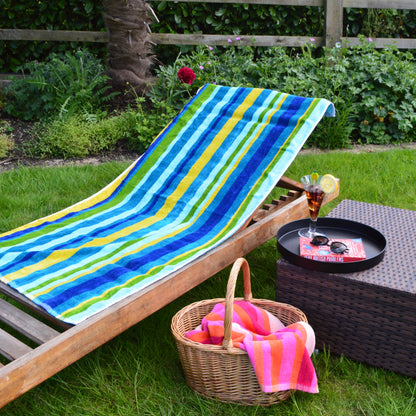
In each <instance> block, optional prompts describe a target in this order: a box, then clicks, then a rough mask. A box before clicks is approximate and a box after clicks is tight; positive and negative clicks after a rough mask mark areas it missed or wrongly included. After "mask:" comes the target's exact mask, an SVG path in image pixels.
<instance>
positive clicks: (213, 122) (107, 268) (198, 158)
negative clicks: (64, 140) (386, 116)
mask: <svg viewBox="0 0 416 416" xmlns="http://www.w3.org/2000/svg"><path fill="white" fill-rule="evenodd" d="M333 113H334V108H333V105H332V104H331V103H330V102H329V101H326V100H325V99H312V98H302V97H297V96H293V95H288V94H283V93H279V92H276V91H270V90H264V89H256V88H253V89H252V88H229V87H223V86H217V85H206V86H204V87H203V88H202V89H201V90H200V91H199V92H198V94H197V95H196V96H195V97H194V98H193V99H192V100H191V101H190V103H189V104H187V105H186V106H185V108H184V109H183V110H182V112H181V113H180V114H179V115H178V116H177V117H176V118H175V119H174V120H173V121H172V122H171V123H170V124H169V125H168V126H167V127H166V128H165V129H164V130H163V131H162V132H161V133H160V135H159V136H158V137H157V138H156V140H155V141H154V142H153V143H152V145H151V146H150V148H149V149H148V151H147V152H146V153H145V154H144V155H143V156H142V157H140V158H139V159H138V160H137V161H136V162H135V163H133V164H132V165H131V166H130V167H129V168H128V169H127V170H126V171H125V172H123V173H122V174H121V175H120V176H119V177H118V178H117V179H115V180H114V181H113V182H112V183H111V184H109V185H108V186H107V187H105V188H104V189H102V190H101V191H100V192H98V193H97V194H95V195H93V196H92V197H90V198H88V199H86V200H84V201H81V202H79V203H78V204H76V205H73V206H71V207H69V208H67V209H64V210H62V211H60V212H58V213H55V214H52V215H49V216H47V217H45V218H42V219H39V220H37V221H34V222H31V223H30V224H27V225H25V226H22V227H20V228H17V229H15V230H13V231H10V232H7V233H5V234H2V235H1V236H0V276H1V280H2V281H3V282H5V283H7V284H9V285H10V286H11V287H13V288H15V289H16V290H18V291H19V292H21V293H22V294H24V295H25V296H27V297H28V298H29V299H31V300H32V301H33V302H35V303H36V304H38V305H40V306H42V307H43V308H44V309H46V310H47V311H48V312H49V313H50V314H51V315H53V316H55V317H57V318H59V319H61V320H63V321H65V322H68V323H71V324H77V323H79V322H81V321H83V320H84V319H86V318H88V317H90V316H91V315H93V314H95V313H98V312H100V311H102V310H103V309H105V308H106V307H108V306H109V305H112V304H114V303H115V302H117V301H119V300H120V299H123V298H124V297H126V296H128V295H131V294H132V293H135V292H137V291H139V290H141V289H143V288H144V287H146V286H148V285H149V284H151V283H153V282H155V281H157V280H158V279H161V278H163V277H165V276H167V275H168V274H170V273H171V272H173V271H175V270H177V269H179V268H180V267H182V266H184V265H186V264H187V263H189V262H191V261H192V260H194V259H196V258H197V257H199V256H201V255H202V254H204V253H206V252H207V251H208V250H211V249H212V248H214V247H216V246H218V245H219V244H220V243H221V242H223V241H224V240H226V239H227V238H229V237H230V236H231V235H232V234H233V233H235V232H236V231H237V230H239V229H240V228H241V227H242V226H243V225H244V224H245V223H246V222H247V220H248V219H249V218H250V217H251V216H252V214H253V213H254V212H255V210H256V209H257V208H258V206H259V205H260V204H261V203H262V201H263V200H264V199H265V198H266V197H267V195H268V194H269V193H270V192H271V190H272V189H273V187H274V186H275V184H276V183H277V181H278V180H279V178H280V177H281V176H282V175H283V173H284V172H285V170H286V169H287V167H288V166H289V165H290V163H291V162H292V160H293V159H294V157H295V156H296V154H297V153H298V151H299V150H300V149H301V147H302V146H303V144H304V142H305V140H306V139H307V137H308V136H309V134H310V133H311V132H312V130H313V129H314V127H315V126H316V124H317V123H318V122H319V120H320V119H321V118H322V116H323V115H329V116H333V115H334V114H333Z"/></svg>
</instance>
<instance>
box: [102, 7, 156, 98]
mask: <svg viewBox="0 0 416 416" xmlns="http://www.w3.org/2000/svg"><path fill="white" fill-rule="evenodd" d="M103 6H104V21H105V24H106V27H107V33H108V38H109V40H108V44H107V51H108V56H107V66H108V73H109V76H110V77H111V80H112V85H113V87H114V88H115V89H116V90H119V91H125V90H126V89H130V87H132V88H134V89H135V90H136V92H138V93H144V92H145V91H146V89H147V88H148V86H149V84H150V83H151V76H150V67H151V65H152V48H151V41H150V27H149V25H150V23H151V22H152V18H151V12H152V10H151V8H150V6H149V5H148V4H147V3H146V2H145V1H143V0H103Z"/></svg>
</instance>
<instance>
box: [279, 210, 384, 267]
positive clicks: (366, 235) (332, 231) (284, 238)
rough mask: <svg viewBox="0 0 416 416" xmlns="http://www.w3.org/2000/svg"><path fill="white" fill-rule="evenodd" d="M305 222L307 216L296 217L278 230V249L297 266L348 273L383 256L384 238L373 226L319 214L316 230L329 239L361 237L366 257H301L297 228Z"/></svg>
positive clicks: (370, 264) (301, 226)
mask: <svg viewBox="0 0 416 416" xmlns="http://www.w3.org/2000/svg"><path fill="white" fill-rule="evenodd" d="M308 225H309V219H304V220H297V221H293V222H290V223H288V224H285V225H284V226H283V227H281V228H280V229H279V231H278V232H277V236H276V240H277V249H278V250H279V252H280V254H281V255H282V256H283V257H284V258H285V259H286V260H288V261H289V262H291V263H293V264H296V265H297V266H301V267H305V268H307V269H311V270H317V271H321V272H328V273H336V272H339V273H350V272H358V271H360V270H365V269H369V268H371V267H374V266H375V265H376V264H378V263H380V261H381V260H382V259H383V257H384V251H385V249H386V245H387V242H386V239H385V237H384V236H383V234H381V233H380V232H379V231H377V230H376V229H375V228H372V227H370V226H368V225H365V224H361V223H359V222H356V221H350V220H345V219H341V218H327V217H319V218H318V223H317V231H318V232H322V233H323V234H325V235H326V236H327V237H328V238H329V239H331V240H333V239H337V238H338V239H339V238H361V239H362V242H363V244H364V249H365V254H366V259H365V260H359V261H352V262H348V263H331V262H324V261H317V260H310V259H306V258H304V257H301V256H300V254H299V253H300V245H299V235H298V231H299V230H300V229H301V228H305V227H308Z"/></svg>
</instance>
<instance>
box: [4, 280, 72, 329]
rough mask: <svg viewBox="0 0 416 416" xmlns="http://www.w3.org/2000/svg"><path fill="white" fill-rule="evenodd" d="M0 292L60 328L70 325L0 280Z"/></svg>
mask: <svg viewBox="0 0 416 416" xmlns="http://www.w3.org/2000/svg"><path fill="white" fill-rule="evenodd" d="M0 292H1V293H4V294H5V295H7V296H8V297H10V298H11V299H13V300H15V301H16V302H18V303H20V304H21V305H24V306H26V307H27V308H29V309H30V310H32V311H33V312H36V314H37V315H39V316H42V317H43V318H46V319H48V320H49V321H51V322H53V323H54V324H55V325H57V326H59V327H61V328H65V329H66V328H70V327H71V326H72V325H69V324H67V323H65V322H62V321H61V320H60V319H57V318H55V317H54V316H52V315H50V314H49V313H47V312H46V311H45V310H44V309H43V308H41V307H40V306H38V305H36V304H35V303H33V302H32V301H31V300H29V299H28V298H27V297H26V296H24V295H22V294H21V293H19V292H18V291H17V290H14V289H13V288H11V287H10V286H8V285H6V284H5V283H3V282H0Z"/></svg>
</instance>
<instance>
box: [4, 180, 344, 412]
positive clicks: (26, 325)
mask: <svg viewBox="0 0 416 416" xmlns="http://www.w3.org/2000/svg"><path fill="white" fill-rule="evenodd" d="M276 186H278V187H280V188H285V189H288V190H289V192H287V194H286V195H283V196H281V197H280V199H279V200H273V201H272V203H271V204H267V205H263V206H262V207H261V208H259V209H258V210H257V211H256V213H255V214H254V216H253V217H252V220H251V222H250V223H249V224H248V225H247V227H246V228H244V229H242V230H240V231H239V232H238V233H236V234H235V235H234V236H233V237H231V238H230V239H228V240H227V241H225V242H224V243H222V244H221V245H220V246H218V247H217V248H215V249H213V250H211V251H210V252H208V253H207V254H205V255H204V256H202V257H200V258H198V259H197V260H195V261H193V262H192V263H190V264H189V265H187V266H186V267H184V268H182V269H181V270H179V271H177V272H175V273H172V274H171V275H169V276H167V277H165V278H164V279H162V280H160V281H158V282H156V283H154V284H153V285H151V286H149V287H147V288H146V289H144V290H142V291H140V292H138V293H136V294H133V295H131V296H129V297H128V298H125V299H124V300H122V301H119V302H118V303H116V304H114V305H113V306H111V307H109V308H108V309H106V310H105V311H103V312H100V313H98V314H96V315H94V316H92V317H91V318H89V319H86V320H85V321H83V322H81V323H80V324H77V325H75V326H69V325H68V324H65V323H63V322H60V321H57V320H56V319H55V318H53V317H51V316H50V315H48V314H47V313H46V312H45V311H43V309H41V308H39V307H38V306H36V305H35V304H33V303H32V302H30V301H29V300H27V299H26V298H25V297H23V296H21V295H19V294H18V293H17V292H15V291H14V290H13V289H11V288H9V287H8V286H7V285H5V284H3V283H2V284H1V285H0V291H1V292H2V293H4V294H5V295H6V296H5V297H7V298H8V300H9V299H11V300H12V302H11V303H8V301H7V300H4V299H0V321H2V322H3V323H4V324H6V326H7V327H8V328H10V329H11V331H10V332H12V333H13V334H15V333H16V331H17V332H18V333H20V334H21V335H23V336H24V338H27V339H29V340H31V342H32V345H33V342H34V343H35V344H37V345H38V346H37V347H36V348H31V347H30V346H28V345H27V344H25V343H24V342H22V341H21V337H20V336H19V337H18V338H19V339H18V338H16V337H15V336H14V335H11V334H10V333H9V332H7V331H6V330H4V329H0V354H1V355H2V356H3V357H5V358H6V359H7V360H8V361H10V362H9V363H7V364H6V365H1V364H0V366H1V368H0V407H3V406H4V405H6V404H7V403H9V402H10V401H12V400H14V399H16V398H17V397H19V396H20V395H22V394H24V393H25V392H27V391H28V390H30V389H32V388H33V387H35V386H36V385H38V384H40V383H41V382H43V381H44V380H46V379H48V378H49V377H51V376H53V375H54V374H56V373H58V372H59V371H60V370H62V369H64V368H65V367H67V366H69V365H71V364H72V363H74V362H76V361H77V360H79V359H80V358H82V357H83V356H85V355H86V354H88V353H90V352H91V351H93V350H94V349H96V348H98V347H99V346H101V345H103V344H104V343H106V342H107V341H109V340H110V339H112V338H114V337H116V336H117V335H119V334H120V333H122V332H123V331H125V330H127V329H128V328H130V327H132V326H133V325H135V324H136V323H138V322H140V321H141V320H142V319H144V318H146V317H148V316H149V315H151V314H152V313H154V312H155V311H157V310H159V309H160V308H162V307H164V306H165V305H167V304H168V303H170V302H171V301H173V300H175V299H176V298H178V297H179V296H181V295H183V294H184V293H186V292H187V291H189V290H190V289H192V288H194V287H195V286H197V285H199V284H200V283H202V282H203V281H205V280H207V279H208V278H209V277H211V276H213V275H215V274H216V273H218V272H219V271H221V270H222V269H224V268H225V267H227V266H229V265H230V264H232V263H233V262H234V261H235V259H237V258H238V257H242V256H245V255H246V254H248V253H249V252H250V251H252V250H254V249H255V248H257V247H259V246H260V245H261V244H263V243H265V242H266V241H268V240H271V239H272V238H274V237H275V235H276V232H277V230H278V229H279V228H280V227H281V226H282V225H283V224H286V223H288V222H290V221H294V220H297V219H301V218H306V217H307V216H308V207H307V202H306V196H305V195H304V192H303V190H302V186H301V184H300V183H298V182H296V181H293V180H291V179H289V178H287V177H283V178H282V179H281V180H280V181H279V183H278V184H277V185H276ZM336 196H338V193H334V194H331V195H327V197H326V200H325V201H324V203H327V202H329V201H330V200H332V199H334V198H335V197H336ZM16 301H17V302H19V303H20V304H22V305H23V306H24V307H25V308H29V309H30V314H29V313H26V312H24V311H23V310H22V309H21V308H17V307H16V306H14V303H15V302H16ZM38 317H43V318H45V317H47V318H48V319H49V320H50V321H51V324H50V325H49V324H45V323H44V322H42V321H44V319H43V320H42V321H41V320H39V319H38ZM56 324H58V325H60V326H61V327H62V332H60V331H59V330H56V329H55V328H56ZM29 344H30V342H29Z"/></svg>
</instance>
